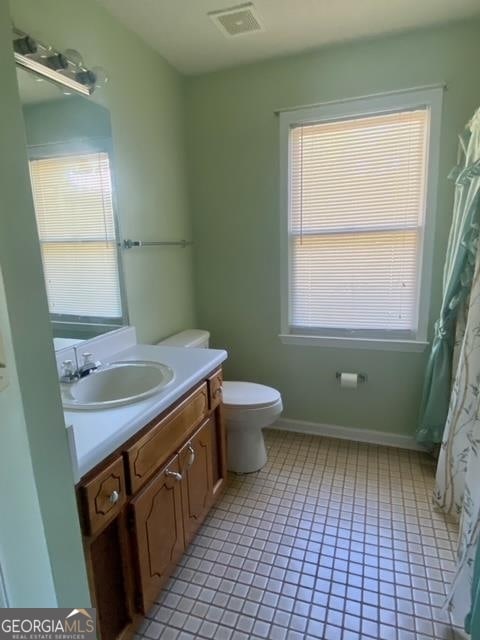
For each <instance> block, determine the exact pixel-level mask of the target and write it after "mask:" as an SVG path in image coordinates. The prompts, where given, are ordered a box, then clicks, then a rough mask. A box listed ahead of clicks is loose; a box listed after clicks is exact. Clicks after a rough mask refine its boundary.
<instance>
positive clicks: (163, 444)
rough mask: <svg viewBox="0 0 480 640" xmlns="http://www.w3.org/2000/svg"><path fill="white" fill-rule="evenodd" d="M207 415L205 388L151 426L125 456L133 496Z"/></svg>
mask: <svg viewBox="0 0 480 640" xmlns="http://www.w3.org/2000/svg"><path fill="white" fill-rule="evenodd" d="M207 413H208V391H207V384H206V383H203V384H202V386H201V387H200V388H199V389H197V390H196V391H194V392H193V393H192V394H191V395H189V396H188V397H187V398H185V400H184V401H183V402H182V403H181V404H180V405H179V406H178V407H176V408H175V409H174V410H173V411H171V412H170V413H169V414H167V415H166V416H165V417H163V418H162V419H161V420H160V421H156V422H154V423H153V424H152V426H151V427H150V429H149V430H148V431H147V433H146V434H145V435H144V436H142V437H141V438H140V439H139V440H137V441H136V442H135V443H134V444H133V445H132V446H131V447H130V448H128V449H127V450H126V452H125V456H126V460H127V467H128V473H129V483H130V490H131V492H132V493H135V491H137V490H138V489H139V488H140V487H141V486H142V485H143V484H145V482H146V481H147V480H148V479H149V478H150V477H151V476H152V474H153V473H154V472H155V471H156V470H157V469H158V468H159V467H160V466H161V465H162V464H163V463H164V462H165V461H166V460H167V458H168V457H169V456H171V454H172V452H173V451H175V450H176V449H178V448H179V447H180V446H181V445H182V444H183V442H184V441H185V440H186V439H187V438H188V436H189V435H190V433H191V432H192V430H193V429H195V427H196V426H197V425H199V424H200V422H201V421H202V420H203V419H204V418H205V416H206V415H207Z"/></svg>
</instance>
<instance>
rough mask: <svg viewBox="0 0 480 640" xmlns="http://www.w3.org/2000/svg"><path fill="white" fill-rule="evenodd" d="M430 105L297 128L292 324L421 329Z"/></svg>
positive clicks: (348, 330)
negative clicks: (421, 285) (420, 291)
mask: <svg viewBox="0 0 480 640" xmlns="http://www.w3.org/2000/svg"><path fill="white" fill-rule="evenodd" d="M428 128H429V109H427V108H422V109H416V110H410V111H402V112H397V113H388V114H382V115H374V116H365V117H358V118H355V119H348V120H345V119H344V120H337V121H329V122H321V123H315V124H301V125H294V126H293V127H292V128H291V130H290V135H289V207H288V210H289V244H290V246H289V252H290V262H289V269H290V275H289V325H290V330H291V331H292V330H293V331H294V330H295V329H297V330H298V329H300V330H301V332H302V333H305V331H307V332H308V331H309V330H310V331H311V332H324V333H326V334H327V335H328V334H329V332H330V333H335V332H337V333H341V332H342V331H343V333H344V334H352V335H355V334H356V333H357V332H358V334H359V335H361V334H365V335H369V334H375V333H379V332H389V333H391V334H392V335H393V334H396V333H398V334H399V335H405V334H407V333H415V331H416V329H417V322H418V295H419V278H420V260H421V245H422V231H423V225H424V215H425V182H426V164H427V158H426V156H427V141H428Z"/></svg>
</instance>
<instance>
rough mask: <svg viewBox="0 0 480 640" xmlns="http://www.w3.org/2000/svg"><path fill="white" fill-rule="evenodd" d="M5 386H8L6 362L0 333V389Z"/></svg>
mask: <svg viewBox="0 0 480 640" xmlns="http://www.w3.org/2000/svg"><path fill="white" fill-rule="evenodd" d="M7 386H8V372H7V362H6V359H5V348H4V346H3V339H2V336H1V334H0V391H3V390H4V389H5V387H7Z"/></svg>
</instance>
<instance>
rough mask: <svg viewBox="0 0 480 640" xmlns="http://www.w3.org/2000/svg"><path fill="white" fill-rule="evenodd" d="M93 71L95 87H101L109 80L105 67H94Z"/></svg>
mask: <svg viewBox="0 0 480 640" xmlns="http://www.w3.org/2000/svg"><path fill="white" fill-rule="evenodd" d="M92 73H93V74H94V75H95V88H96V89H100V88H101V87H104V86H105V85H106V84H107V82H108V75H107V72H106V71H105V69H104V68H103V67H93V69H92Z"/></svg>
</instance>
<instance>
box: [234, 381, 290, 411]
mask: <svg viewBox="0 0 480 640" xmlns="http://www.w3.org/2000/svg"><path fill="white" fill-rule="evenodd" d="M279 400H280V392H279V391H277V390H276V389H272V388H271V387H266V386H265V385H263V384H256V383H254V382H224V383H223V403H224V404H225V405H228V406H230V407H242V408H243V409H249V408H250V409H259V408H260V407H268V406H269V405H271V404H275V403H276V402H278V401H279Z"/></svg>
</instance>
